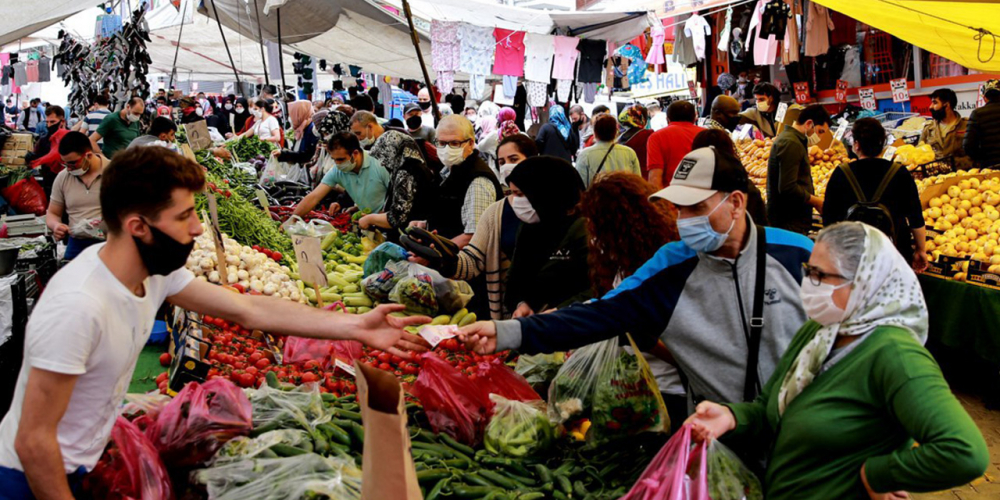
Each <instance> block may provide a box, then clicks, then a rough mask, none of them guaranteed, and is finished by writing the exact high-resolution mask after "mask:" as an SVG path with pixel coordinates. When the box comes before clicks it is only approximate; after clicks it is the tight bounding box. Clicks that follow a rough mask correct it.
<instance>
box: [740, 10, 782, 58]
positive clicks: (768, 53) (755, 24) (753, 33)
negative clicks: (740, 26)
mask: <svg viewBox="0 0 1000 500" xmlns="http://www.w3.org/2000/svg"><path fill="white" fill-rule="evenodd" d="M766 6H767V0H759V1H758V2H757V5H756V6H755V7H754V9H753V15H752V16H751V17H750V28H749V29H748V30H747V38H746V42H745V44H746V45H749V44H750V42H751V40H752V41H753V64H754V66H770V65H772V64H774V61H775V60H776V59H777V57H778V39H777V37H775V36H774V35H768V36H767V38H766V39H764V38H759V37H758V32H759V30H760V23H761V16H762V15H763V14H764V9H765V7H766Z"/></svg>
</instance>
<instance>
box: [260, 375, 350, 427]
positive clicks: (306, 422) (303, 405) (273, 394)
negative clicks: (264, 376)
mask: <svg viewBox="0 0 1000 500" xmlns="http://www.w3.org/2000/svg"><path fill="white" fill-rule="evenodd" d="M247 395H248V396H249V398H250V405H251V407H252V408H253V425H254V429H267V428H276V427H278V426H282V425H297V426H299V427H300V428H302V429H314V428H316V426H317V425H319V424H322V423H324V422H328V421H329V420H330V417H331V414H330V410H328V409H327V407H326V406H325V405H324V404H323V398H322V396H321V395H320V392H319V385H318V384H303V385H300V386H298V387H296V388H294V389H292V390H289V391H283V390H281V389H274V388H272V387H270V386H268V385H266V384H265V385H262V386H260V388H259V389H248V390H247Z"/></svg>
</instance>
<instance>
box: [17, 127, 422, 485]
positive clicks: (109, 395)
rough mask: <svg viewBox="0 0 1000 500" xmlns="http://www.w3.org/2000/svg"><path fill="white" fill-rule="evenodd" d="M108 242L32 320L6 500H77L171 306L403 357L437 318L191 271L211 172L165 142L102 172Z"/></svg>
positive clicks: (55, 282)
mask: <svg viewBox="0 0 1000 500" xmlns="http://www.w3.org/2000/svg"><path fill="white" fill-rule="evenodd" d="M102 184H103V185H102V189H101V197H100V202H101V210H102V212H103V216H104V221H105V223H106V224H107V229H108V239H107V242H106V243H101V244H97V245H94V246H91V247H90V248H88V249H86V250H84V251H83V252H82V253H81V254H80V255H79V256H78V257H77V258H76V259H74V260H73V261H72V262H70V264H69V265H67V266H66V267H64V268H63V269H62V270H61V271H59V272H58V273H57V274H56V275H55V277H53V278H52V281H51V282H50V283H49V285H48V287H46V289H45V294H43V295H42V297H41V299H40V300H39V301H38V304H37V306H36V307H35V310H34V313H33V314H32V315H31V318H30V319H29V321H28V327H27V331H26V334H25V335H26V337H25V342H24V344H25V346H24V363H23V366H22V368H21V372H20V375H19V376H18V378H17V385H16V389H15V392H14V399H13V401H12V402H11V406H10V411H9V412H8V413H7V415H6V416H5V417H4V418H3V421H2V423H0V499H14V498H16V499H32V498H45V499H64V500H71V499H72V498H73V494H74V491H78V489H79V485H80V479H81V478H82V476H83V475H84V474H85V473H87V472H89V471H91V470H92V469H93V468H94V466H95V465H96V464H97V462H98V459H99V458H100V457H101V453H102V452H103V451H104V448H105V446H106V445H107V444H108V440H109V436H110V433H111V429H112V427H113V426H114V422H115V418H116V413H117V410H116V409H117V408H118V406H119V404H120V403H121V401H122V400H123V398H124V396H125V393H126V391H127V389H128V386H129V381H130V380H131V378H132V373H133V371H134V370H135V364H136V360H137V359H138V356H139V352H140V351H141V350H142V348H143V346H144V345H145V344H146V340H147V339H148V338H149V333H150V331H151V330H152V327H153V320H154V318H155V316H156V312H157V310H159V309H160V307H161V306H162V305H163V302H164V301H168V302H170V303H171V304H173V305H176V306H179V307H182V308H184V309H187V310H189V311H196V312H199V313H202V314H208V315H212V316H218V317H221V318H226V319H228V320H231V321H233V322H235V323H237V324H241V325H244V326H246V327H247V328H250V329H254V330H257V329H259V330H264V331H268V332H274V333H278V334H285V335H301V336H308V337H314V338H323V339H352V340H358V341H361V342H364V343H365V344H368V345H370V346H372V347H374V348H378V349H387V350H388V351H389V352H392V353H394V354H395V355H400V356H408V353H407V352H406V351H407V350H415V351H416V350H424V349H425V347H426V344H424V343H422V341H421V340H414V341H413V342H420V344H414V343H411V341H408V340H405V339H417V337H414V336H411V335H406V334H405V333H404V331H403V328H404V327H405V326H408V325H415V324H421V323H426V322H429V321H430V318H394V317H390V316H389V313H392V312H398V311H401V310H402V309H403V306H400V305H383V306H379V307H377V308H375V310H374V311H371V312H369V313H367V314H362V315H348V314H333V313H330V312H327V311H323V310H321V309H315V308H311V307H308V306H305V305H302V304H299V303H296V302H292V301H290V300H283V299H280V298H275V297H268V296H254V295H242V294H237V293H232V292H230V291H226V290H225V289H223V288H222V287H220V286H217V285H213V284H210V283H208V282H207V281H204V280H201V279H195V277H194V275H193V274H192V273H191V271H189V270H187V269H186V268H185V267H184V264H185V263H186V262H187V259H188V256H189V254H190V252H191V249H192V247H193V246H194V239H195V237H197V236H198V235H199V234H201V233H202V225H201V222H200V221H199V219H198V214H197V212H196V211H195V205H194V197H195V193H198V192H201V191H202V190H203V189H204V187H205V174H204V171H203V169H202V168H201V167H200V166H199V165H198V164H197V163H194V162H193V161H190V160H188V159H186V158H185V157H183V156H181V155H177V154H170V153H169V152H168V151H167V150H166V149H164V148H160V147H156V146H149V147H139V148H129V149H126V150H122V151H120V152H119V153H118V154H117V155H115V158H114V160H113V161H112V162H111V163H110V164H109V165H108V166H107V168H106V169H105V170H104V173H103V179H102Z"/></svg>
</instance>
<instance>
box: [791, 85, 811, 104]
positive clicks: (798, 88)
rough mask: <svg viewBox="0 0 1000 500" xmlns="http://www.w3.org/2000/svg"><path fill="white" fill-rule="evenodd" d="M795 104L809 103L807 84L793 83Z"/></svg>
mask: <svg viewBox="0 0 1000 500" xmlns="http://www.w3.org/2000/svg"><path fill="white" fill-rule="evenodd" d="M793 85H794V87H795V102H797V103H799V104H805V103H807V102H809V82H795V83H794V84H793Z"/></svg>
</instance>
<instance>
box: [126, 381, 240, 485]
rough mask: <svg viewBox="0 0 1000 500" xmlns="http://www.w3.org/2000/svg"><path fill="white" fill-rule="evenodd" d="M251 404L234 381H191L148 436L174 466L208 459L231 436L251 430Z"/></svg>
mask: <svg viewBox="0 0 1000 500" xmlns="http://www.w3.org/2000/svg"><path fill="white" fill-rule="evenodd" d="M251 424H252V422H251V406H250V401H249V400H248V399H247V397H246V395H245V394H243V391H241V390H240V389H239V388H237V387H236V386H235V385H233V383H232V382H230V381H229V380H226V379H223V378H215V379H212V380H209V381H208V382H205V383H204V384H199V383H197V382H191V383H189V384H187V385H186V386H184V388H183V389H181V392H180V393H178V394H177V396H176V397H174V399H173V401H171V402H170V403H167V404H166V405H165V406H164V407H163V409H162V410H161V411H160V414H159V415H158V416H157V417H156V419H155V421H153V422H152V424H151V425H150V426H149V427H148V428H147V429H146V436H147V437H149V440H150V441H152V443H153V445H154V446H156V449H157V450H159V452H160V456H161V457H163V461H164V462H165V463H167V464H170V465H171V466H188V465H198V464H201V463H204V462H206V461H207V460H208V459H209V458H211V457H212V456H213V455H215V452H216V451H217V450H218V449H219V448H221V447H222V445H223V444H225V443H226V442H227V441H229V440H230V439H233V438H234V437H236V436H244V435H247V434H249V433H250V429H251Z"/></svg>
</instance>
